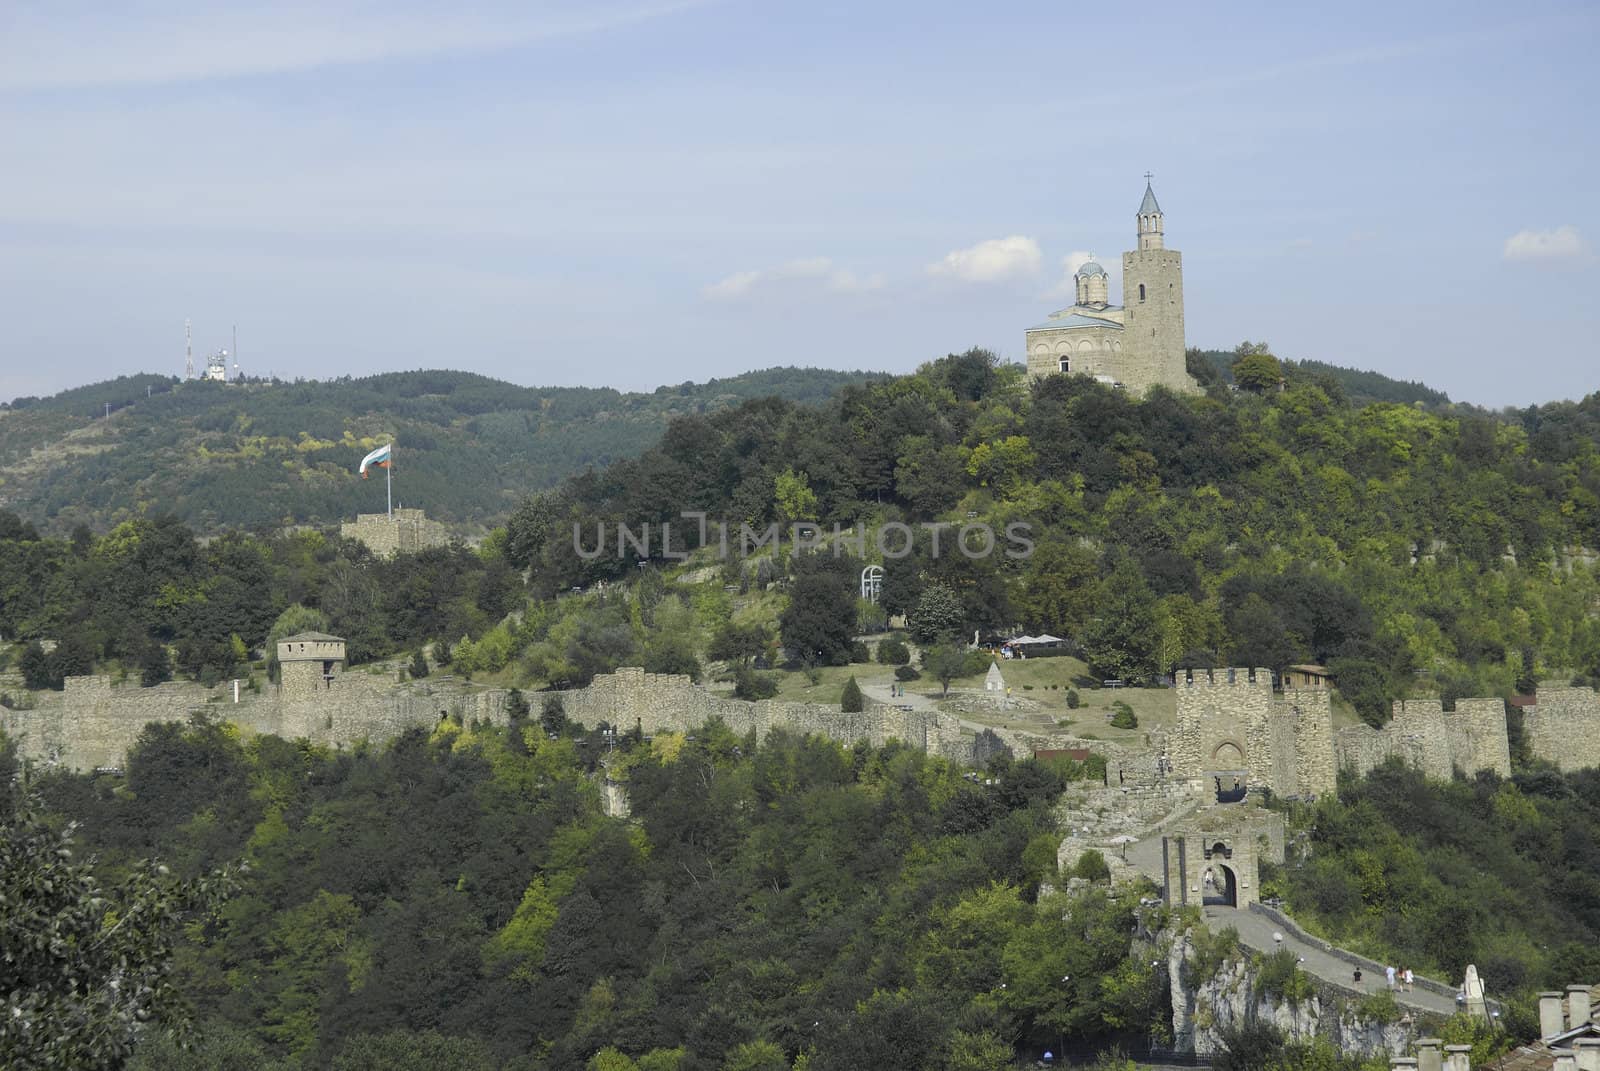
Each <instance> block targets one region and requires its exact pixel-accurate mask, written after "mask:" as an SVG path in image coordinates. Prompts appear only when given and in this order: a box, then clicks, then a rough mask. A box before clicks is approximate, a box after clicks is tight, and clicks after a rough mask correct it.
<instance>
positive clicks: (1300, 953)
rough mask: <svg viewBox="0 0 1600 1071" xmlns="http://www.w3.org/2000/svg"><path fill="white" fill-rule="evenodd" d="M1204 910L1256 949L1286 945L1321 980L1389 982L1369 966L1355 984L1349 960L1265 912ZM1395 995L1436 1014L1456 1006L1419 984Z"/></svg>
mask: <svg viewBox="0 0 1600 1071" xmlns="http://www.w3.org/2000/svg"><path fill="white" fill-rule="evenodd" d="M1204 913H1205V919H1206V923H1207V925H1208V926H1210V927H1211V929H1213V930H1219V929H1222V928H1223V927H1226V926H1232V927H1233V928H1234V929H1236V930H1238V931H1239V940H1240V941H1242V942H1243V943H1244V944H1245V945H1247V946H1249V947H1250V948H1254V949H1256V950H1258V951H1262V952H1272V951H1276V950H1277V949H1280V948H1281V949H1286V950H1288V951H1289V952H1292V953H1294V955H1295V957H1296V958H1298V959H1299V960H1300V969H1301V970H1303V971H1305V972H1306V973H1307V974H1310V975H1312V976H1313V977H1315V978H1320V979H1321V980H1322V981H1324V982H1330V983H1332V984H1334V985H1337V986H1342V987H1343V988H1345V989H1351V990H1359V991H1360V992H1362V993H1376V992H1378V991H1379V990H1381V989H1384V988H1386V987H1387V986H1388V984H1389V983H1388V981H1387V980H1386V979H1385V978H1383V977H1382V976H1381V975H1380V976H1378V977H1373V972H1372V971H1371V970H1365V969H1364V970H1363V971H1362V978H1361V983H1360V984H1359V985H1357V984H1356V982H1355V981H1354V979H1353V977H1352V972H1353V970H1354V966H1353V964H1351V963H1350V962H1349V961H1348V960H1345V959H1341V958H1340V957H1339V956H1337V955H1335V954H1334V953H1331V952H1327V951H1324V950H1323V949H1322V948H1321V947H1320V946H1317V945H1312V944H1307V943H1306V942H1304V941H1302V940H1300V939H1299V938H1297V937H1296V936H1295V935H1294V934H1292V933H1290V932H1288V931H1287V930H1280V929H1279V928H1278V926H1277V924H1276V923H1274V922H1273V921H1272V920H1271V919H1269V918H1267V917H1266V916H1265V915H1258V914H1256V913H1255V912H1253V911H1240V910H1238V909H1237V908H1232V907H1216V906H1208V907H1206V908H1205V909H1204ZM1274 933H1281V934H1283V940H1282V941H1281V942H1279V941H1275V940H1273V936H1272V935H1273V934H1274ZM1394 997H1395V1000H1397V1001H1399V1002H1400V1003H1401V1004H1402V1005H1403V1006H1405V1007H1409V1008H1413V1009H1416V1010H1419V1011H1425V1012H1431V1013H1433V1014H1435V1015H1441V1016H1450V1015H1454V1014H1455V1010H1456V1003H1455V1001H1454V1000H1452V999H1451V998H1449V997H1444V996H1440V995H1439V994H1438V993H1433V992H1430V991H1428V990H1426V989H1422V988H1415V989H1413V990H1412V991H1411V992H1409V993H1402V992H1400V991H1399V990H1396V991H1395V995H1394Z"/></svg>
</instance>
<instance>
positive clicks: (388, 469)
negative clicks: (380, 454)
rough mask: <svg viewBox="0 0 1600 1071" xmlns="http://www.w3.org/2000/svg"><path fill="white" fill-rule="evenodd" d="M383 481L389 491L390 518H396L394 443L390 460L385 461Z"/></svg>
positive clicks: (390, 452)
mask: <svg viewBox="0 0 1600 1071" xmlns="http://www.w3.org/2000/svg"><path fill="white" fill-rule="evenodd" d="M383 482H384V485H385V487H386V488H387V490H388V492H389V519H390V520H394V445H393V444H390V446H389V460H387V461H385V462H384V463H383Z"/></svg>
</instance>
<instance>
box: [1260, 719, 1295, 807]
mask: <svg viewBox="0 0 1600 1071" xmlns="http://www.w3.org/2000/svg"><path fill="white" fill-rule="evenodd" d="M1297 720H1298V719H1297V718H1296V717H1295V714H1294V710H1293V709H1292V708H1291V707H1290V706H1289V705H1288V704H1286V703H1282V702H1275V703H1273V704H1272V716H1271V717H1269V718H1268V719H1267V729H1268V740H1269V746H1270V748H1271V750H1270V751H1269V752H1268V756H1269V758H1270V759H1271V770H1272V773H1271V777H1270V778H1269V779H1268V780H1267V781H1266V782H1265V784H1266V785H1267V786H1268V787H1270V788H1271V789H1272V791H1273V792H1274V793H1277V794H1281V795H1285V796H1292V795H1294V794H1295V793H1297V792H1299V790H1300V788H1299V782H1300V773H1299V769H1298V767H1299V761H1298V759H1299V751H1298V747H1297V743H1296V737H1297V735H1298V734H1297V732H1296V730H1297V728H1298V725H1297V724H1296V723H1297Z"/></svg>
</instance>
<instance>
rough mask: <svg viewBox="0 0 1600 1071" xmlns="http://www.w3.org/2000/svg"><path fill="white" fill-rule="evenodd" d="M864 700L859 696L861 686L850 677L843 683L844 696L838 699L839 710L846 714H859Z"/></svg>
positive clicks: (864, 702)
mask: <svg viewBox="0 0 1600 1071" xmlns="http://www.w3.org/2000/svg"><path fill="white" fill-rule="evenodd" d="M865 705H866V700H865V699H863V698H862V695H861V685H859V684H857V683H856V679H855V678H854V677H851V678H850V679H849V680H847V681H845V682H844V694H843V695H841V696H840V697H839V709H840V710H841V711H843V712H844V713H846V714H859V713H861V709H862V707H864V706H865Z"/></svg>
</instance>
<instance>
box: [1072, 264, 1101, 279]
mask: <svg viewBox="0 0 1600 1071" xmlns="http://www.w3.org/2000/svg"><path fill="white" fill-rule="evenodd" d="M1105 273H1106V270H1105V269H1104V268H1102V267H1101V266H1100V265H1099V264H1098V263H1097V262H1096V261H1093V260H1086V261H1084V262H1083V267H1081V268H1079V269H1078V270H1077V271H1075V272H1073V275H1081V276H1083V277H1084V278H1085V279H1087V278H1088V277H1089V276H1091V275H1104V274H1105Z"/></svg>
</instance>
